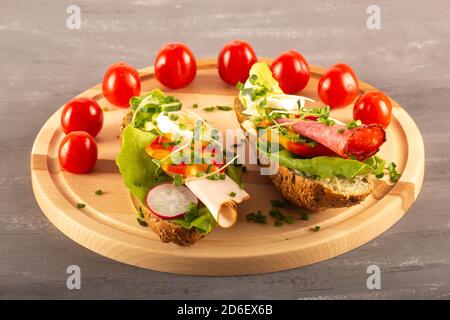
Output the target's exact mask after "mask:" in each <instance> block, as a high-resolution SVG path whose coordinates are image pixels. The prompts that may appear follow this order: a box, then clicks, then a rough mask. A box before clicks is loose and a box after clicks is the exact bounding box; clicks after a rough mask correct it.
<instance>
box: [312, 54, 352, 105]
mask: <svg viewBox="0 0 450 320" xmlns="http://www.w3.org/2000/svg"><path fill="white" fill-rule="evenodd" d="M318 92H319V97H320V99H321V100H322V101H323V103H325V104H327V105H329V106H330V107H331V108H341V107H344V106H346V105H348V104H350V103H351V102H352V101H353V100H355V98H356V97H357V95H358V80H357V78H356V75H355V73H354V72H353V70H352V69H351V68H350V67H349V66H348V65H346V64H343V63H338V64H336V65H334V66H332V67H331V68H330V69H328V71H326V72H325V73H324V74H323V75H322V77H321V78H320V80H319V86H318Z"/></svg>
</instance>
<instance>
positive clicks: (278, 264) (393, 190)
mask: <svg viewBox="0 0 450 320" xmlns="http://www.w3.org/2000/svg"><path fill="white" fill-rule="evenodd" d="M259 60H260V61H262V60H263V59H259ZM265 60H266V61H267V59H265ZM310 68H311V78H310V80H309V82H308V85H307V86H306V88H304V89H303V90H302V94H303V95H305V96H307V97H308V98H312V99H314V100H315V101H316V102H314V103H310V104H307V107H313V106H314V107H323V104H322V103H321V102H319V101H318V97H317V93H316V89H315V88H316V87H317V83H318V81H319V79H320V77H321V76H322V74H323V72H324V69H323V68H322V67H316V66H310ZM139 73H140V77H141V79H142V83H141V87H142V90H141V91H142V92H141V93H142V95H144V94H145V93H147V92H149V91H150V90H152V89H154V88H155V87H160V84H159V83H158V82H157V81H156V79H155V74H154V68H153V67H149V68H145V69H143V70H140V72H139ZM359 88H360V91H361V92H362V93H363V92H367V91H373V90H376V89H375V88H373V87H372V86H370V85H369V84H367V83H364V82H362V81H359ZM164 90H165V91H166V93H167V94H171V95H174V96H176V97H177V98H178V99H180V101H182V102H183V104H184V106H183V110H187V111H189V112H193V113H196V114H198V115H200V116H201V117H202V118H204V119H205V120H206V121H208V123H209V124H211V125H212V126H213V127H215V128H218V129H219V130H221V131H222V133H223V135H224V136H225V135H226V133H225V130H226V129H229V130H232V129H235V130H240V127H239V124H238V122H237V120H236V115H235V113H234V112H233V111H231V112H225V111H216V112H205V111H204V110H203V108H205V107H209V106H211V105H232V104H233V100H234V97H235V95H236V93H237V90H236V89H235V88H234V87H232V86H227V85H225V84H224V83H223V82H222V81H221V80H220V79H219V77H218V76H217V66H216V64H215V60H214V59H198V60H197V76H196V78H195V80H194V82H193V83H192V84H191V85H189V86H188V87H186V88H183V89H179V90H168V89H167V88H164ZM80 96H81V97H87V98H92V99H95V100H96V101H97V102H98V103H99V104H100V105H102V106H103V107H106V108H107V110H108V111H106V112H104V118H105V122H104V125H103V128H102V131H101V133H100V134H99V135H98V136H97V137H96V141H97V145H98V148H99V156H98V160H97V163H96V165H95V167H94V168H93V170H92V172H90V173H89V174H83V175H80V174H71V173H69V172H66V171H64V170H63V169H62V168H61V166H60V165H59V163H58V161H57V160H56V159H57V157H58V155H57V150H58V146H59V144H60V141H61V140H62V138H63V137H64V133H63V132H62V130H61V127H60V121H61V120H60V119H61V109H62V107H61V108H60V109H59V110H58V111H57V112H55V113H54V114H53V115H52V116H51V117H50V119H49V120H48V121H47V122H46V123H45V125H44V126H43V127H42V129H41V130H40V131H39V134H38V135H37V137H36V140H35V142H34V144H33V148H32V151H31V177H32V185H33V192H34V195H35V197H36V200H37V201H38V203H39V206H40V207H41V209H42V210H43V212H44V214H45V215H46V216H47V217H48V219H49V220H50V221H51V222H52V223H53V224H54V225H55V226H56V227H57V228H58V229H59V230H61V231H62V232H63V233H64V234H66V235H67V236H68V237H69V238H71V239H73V240H74V241H76V242H77V243H79V244H81V245H82V246H84V247H86V248H88V249H91V250H92V251H94V252H97V253H99V254H101V255H103V256H106V257H109V258H111V259H114V260H117V261H120V262H124V263H127V264H130V265H134V266H139V267H143V268H148V269H152V270H158V271H165V272H173V273H178V274H192V275H206V276H213V275H221V276H223V275H250V274H259V273H268V272H274V271H281V270H288V269H292V268H297V267H302V266H305V265H309V264H312V263H317V262H320V261H323V260H326V259H329V258H333V257H335V256H337V255H340V254H342V253H345V252H347V251H350V250H352V249H354V248H356V247H359V246H361V245H363V244H365V243H366V242H367V241H370V240H372V239H373V238H374V237H376V236H378V235H379V234H381V233H382V232H384V231H386V229H388V228H390V227H391V226H392V225H393V224H394V223H396V222H397V221H398V220H399V219H400V218H401V217H402V216H403V215H404V214H405V213H406V211H407V210H408V209H409V208H410V207H411V205H412V204H413V201H414V200H415V199H416V198H417V195H418V194H419V192H420V189H421V186H422V181H423V175H424V149H423V141H422V136H421V134H420V132H419V130H418V129H417V126H416V124H415V123H414V121H413V120H412V119H411V118H410V116H409V115H408V114H407V113H406V111H405V110H404V109H403V108H401V106H399V105H398V104H397V103H396V102H395V101H392V102H391V103H392V107H393V115H394V116H393V119H392V121H391V124H390V126H389V128H388V129H387V130H386V135H387V141H386V143H385V144H384V145H383V146H382V148H381V150H380V152H379V153H378V155H379V156H381V157H382V158H383V159H385V160H386V161H387V163H390V162H395V163H396V164H397V166H398V170H399V171H400V172H402V176H401V178H400V180H399V181H398V182H397V183H396V184H395V185H393V184H391V183H389V179H388V177H387V176H385V177H384V179H381V180H379V181H377V183H376V187H375V189H374V191H373V194H371V195H370V196H368V197H367V198H366V199H365V200H364V201H363V202H362V203H361V204H359V205H357V206H353V207H349V208H334V209H328V210H325V211H322V212H319V213H315V214H310V219H309V220H308V221H297V223H294V224H291V225H288V224H284V225H283V226H280V227H278V228H275V227H274V226H273V220H272V219H271V218H269V219H268V220H269V221H268V224H267V225H265V226H261V225H258V224H254V223H248V222H246V218H245V215H246V214H247V213H250V212H257V211H258V210H263V211H264V212H267V211H268V210H269V208H268V207H269V206H270V200H271V199H280V198H281V197H280V194H279V193H278V192H277V190H276V188H275V186H274V185H273V184H272V183H271V182H270V180H269V179H268V177H264V176H260V175H259V169H258V167H257V166H253V167H255V168H254V170H253V171H251V170H250V169H251V167H250V166H249V167H250V169H249V170H248V171H247V172H245V173H244V174H243V177H242V179H243V182H244V183H245V186H246V187H245V189H246V191H247V192H249V194H250V196H251V199H249V200H248V201H245V202H244V203H242V204H241V205H239V206H238V212H239V216H238V223H237V224H236V225H235V226H234V227H233V228H231V229H221V228H217V229H215V230H214V232H212V233H210V234H208V236H207V237H205V238H204V239H202V240H201V241H198V242H197V243H195V244H194V245H193V246H191V247H190V248H182V247H180V246H177V245H175V244H165V243H162V242H161V241H159V239H158V237H157V236H156V235H154V234H153V233H152V232H151V230H149V229H148V228H142V227H141V226H139V224H138V223H137V222H136V214H135V210H136V209H135V208H134V206H132V205H131V201H130V197H129V192H128V191H127V189H126V188H125V186H124V182H123V178H122V176H121V175H120V173H119V172H118V170H117V169H116V168H115V164H114V159H115V158H116V156H117V154H118V152H119V150H120V139H118V137H117V133H118V131H119V127H120V125H121V123H122V119H123V118H124V116H125V114H126V113H127V110H125V109H123V108H116V107H114V106H112V105H110V104H109V103H108V102H107V101H106V99H105V98H104V97H103V95H102V92H101V85H96V86H95V87H93V88H91V89H88V90H86V91H85V92H83V93H82V94H81V95H80ZM194 103H195V104H197V105H198V108H196V109H194V108H192V105H193V104H194ZM331 116H332V117H333V118H335V119H338V120H340V121H344V122H348V121H349V120H350V119H352V109H351V108H342V109H338V110H332V111H331ZM230 143H232V142H228V145H229V144H230ZM246 164H247V165H251V163H246ZM253 165H254V164H253ZM264 178H265V179H264ZM95 188H101V189H102V190H103V191H104V192H105V194H103V195H102V196H97V195H95V192H94V191H95ZM137 201H138V200H137ZM77 203H84V204H85V205H86V207H85V208H82V209H79V208H77ZM138 206H139V205H138ZM283 212H284V213H285V214H289V215H290V216H291V217H295V220H300V219H299V218H300V209H299V208H296V207H294V208H292V209H289V210H287V209H283ZM314 226H320V232H313V231H311V229H312V228H314Z"/></svg>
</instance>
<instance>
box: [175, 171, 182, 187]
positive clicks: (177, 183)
mask: <svg viewBox="0 0 450 320" xmlns="http://www.w3.org/2000/svg"><path fill="white" fill-rule="evenodd" d="M173 185H174V186H177V187H179V186H182V185H183V177H182V176H181V175H179V174H176V175H174V176H173Z"/></svg>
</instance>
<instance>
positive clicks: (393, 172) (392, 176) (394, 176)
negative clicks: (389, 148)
mask: <svg viewBox="0 0 450 320" xmlns="http://www.w3.org/2000/svg"><path fill="white" fill-rule="evenodd" d="M388 170H389V180H391V182H393V183H396V182H397V181H398V180H399V179H400V176H401V174H400V172H398V171H397V165H396V164H395V163H394V162H391V163H390V164H389V166H388Z"/></svg>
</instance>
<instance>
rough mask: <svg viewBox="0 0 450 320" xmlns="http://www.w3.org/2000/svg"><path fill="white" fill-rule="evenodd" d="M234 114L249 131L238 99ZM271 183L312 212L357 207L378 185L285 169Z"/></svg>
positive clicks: (362, 178)
mask: <svg viewBox="0 0 450 320" xmlns="http://www.w3.org/2000/svg"><path fill="white" fill-rule="evenodd" d="M234 110H235V112H236V117H237V120H238V121H239V124H240V125H241V128H242V129H243V130H244V131H246V128H247V126H246V125H245V123H244V121H246V120H248V116H246V115H245V114H243V113H242V112H243V110H244V106H243V105H242V103H241V101H240V100H239V98H237V97H236V99H235V101H234ZM243 123H244V125H243ZM271 179H272V182H273V183H274V184H275V186H276V187H277V189H278V190H279V191H280V192H281V194H282V196H283V197H284V198H285V199H286V200H289V201H291V202H292V203H294V204H296V205H298V206H299V207H302V208H305V209H308V210H312V211H317V210H321V209H325V208H339V207H349V206H352V205H355V204H358V203H359V202H361V201H363V200H364V199H365V198H366V197H367V196H368V195H369V194H371V193H372V191H373V189H374V187H375V181H376V178H375V176H374V175H373V174H368V175H360V176H357V177H355V178H354V179H352V180H349V179H345V178H337V177H334V178H332V179H312V178H309V177H306V176H304V175H302V174H300V173H298V172H295V171H294V170H291V169H289V168H287V167H285V166H282V165H279V168H278V172H277V173H276V174H275V175H273V176H271Z"/></svg>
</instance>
